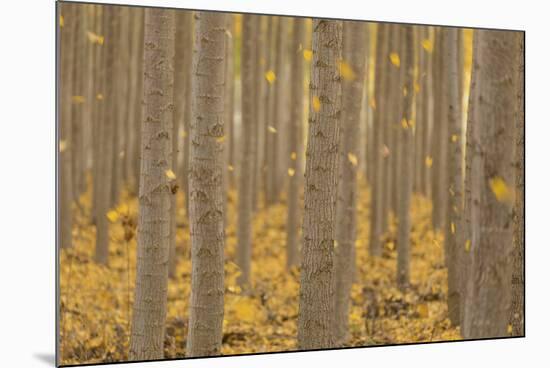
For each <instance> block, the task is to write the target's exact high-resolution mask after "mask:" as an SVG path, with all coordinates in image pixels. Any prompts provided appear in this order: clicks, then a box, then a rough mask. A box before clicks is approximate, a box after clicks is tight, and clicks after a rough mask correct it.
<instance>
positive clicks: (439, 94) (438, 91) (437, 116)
mask: <svg viewBox="0 0 550 368" xmlns="http://www.w3.org/2000/svg"><path fill="white" fill-rule="evenodd" d="M444 33H445V30H444V28H440V29H438V31H437V32H436V42H435V47H434V65H433V67H434V68H436V71H435V72H434V80H433V83H434V97H435V102H434V104H435V105H434V134H433V136H432V138H433V143H434V150H433V167H432V180H433V181H432V187H433V193H432V198H433V201H432V204H433V208H432V223H433V226H434V228H435V229H436V230H444V225H445V218H446V213H447V195H448V193H449V191H448V175H447V171H448V169H447V166H448V157H447V154H448V149H447V146H448V122H447V95H446V94H445V88H446V87H447V86H448V75H447V73H445V65H446V62H447V61H446V60H445V54H444V49H445V39H444Z"/></svg>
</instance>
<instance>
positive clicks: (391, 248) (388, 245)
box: [386, 241, 395, 250]
mask: <svg viewBox="0 0 550 368" xmlns="http://www.w3.org/2000/svg"><path fill="white" fill-rule="evenodd" d="M386 247H387V248H388V249H389V250H394V249H395V243H394V242H392V241H390V242H387V243H386Z"/></svg>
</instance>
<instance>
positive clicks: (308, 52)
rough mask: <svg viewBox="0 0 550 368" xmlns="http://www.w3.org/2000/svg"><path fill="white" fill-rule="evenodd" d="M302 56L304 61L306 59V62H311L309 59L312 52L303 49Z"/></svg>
mask: <svg viewBox="0 0 550 368" xmlns="http://www.w3.org/2000/svg"><path fill="white" fill-rule="evenodd" d="M303 54H304V59H306V61H311V58H312V57H313V51H311V50H308V49H304V52H303Z"/></svg>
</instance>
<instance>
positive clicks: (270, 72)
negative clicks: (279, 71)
mask: <svg viewBox="0 0 550 368" xmlns="http://www.w3.org/2000/svg"><path fill="white" fill-rule="evenodd" d="M265 79H266V80H267V81H268V82H269V84H273V82H275V79H277V76H276V75H275V72H274V71H273V70H268V71H267V72H265Z"/></svg>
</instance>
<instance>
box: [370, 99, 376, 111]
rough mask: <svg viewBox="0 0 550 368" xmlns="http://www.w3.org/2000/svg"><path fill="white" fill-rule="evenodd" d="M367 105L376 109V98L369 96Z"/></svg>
mask: <svg viewBox="0 0 550 368" xmlns="http://www.w3.org/2000/svg"><path fill="white" fill-rule="evenodd" d="M369 105H370V107H372V109H373V110H376V99H375V98H374V97H371V98H370V99H369Z"/></svg>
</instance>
